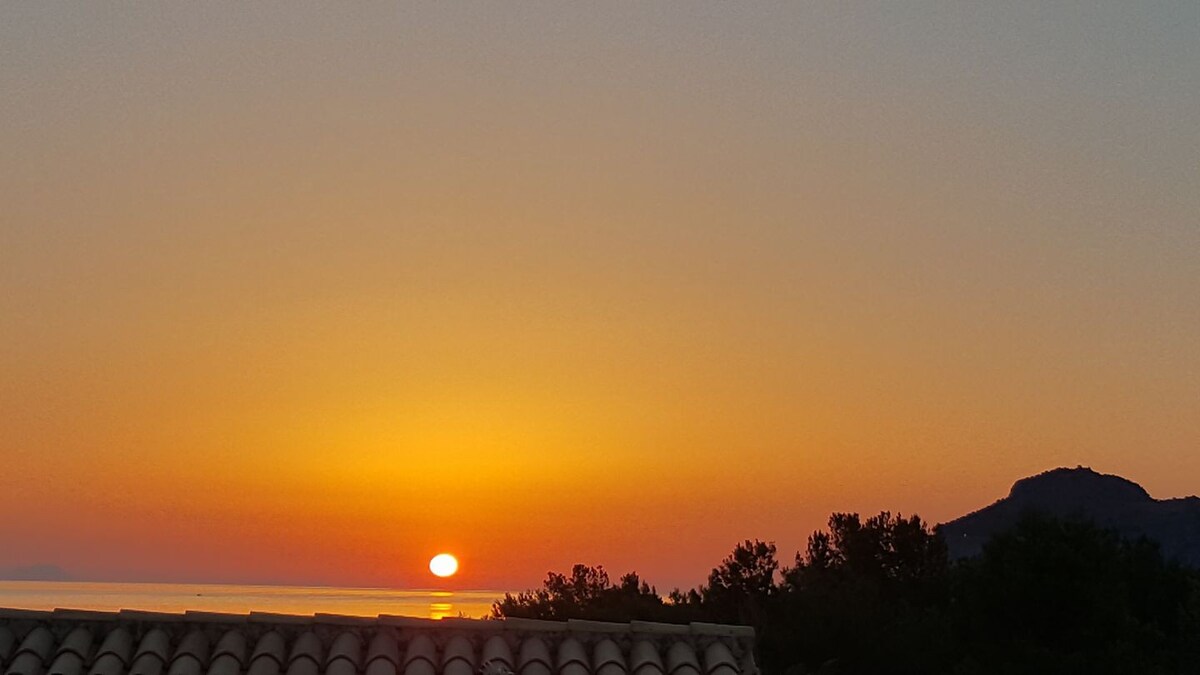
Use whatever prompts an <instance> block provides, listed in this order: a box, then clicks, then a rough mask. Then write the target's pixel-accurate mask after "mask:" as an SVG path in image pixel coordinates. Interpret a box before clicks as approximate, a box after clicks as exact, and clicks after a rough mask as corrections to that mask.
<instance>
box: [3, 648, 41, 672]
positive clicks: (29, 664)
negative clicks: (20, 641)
mask: <svg viewBox="0 0 1200 675" xmlns="http://www.w3.org/2000/svg"><path fill="white" fill-rule="evenodd" d="M42 670H43V666H42V659H41V657H39V656H38V655H37V654H34V653H33V652H23V653H20V654H17V655H16V656H15V657H13V660H12V663H11V664H9V666H8V670H6V671H4V675H41V673H42Z"/></svg>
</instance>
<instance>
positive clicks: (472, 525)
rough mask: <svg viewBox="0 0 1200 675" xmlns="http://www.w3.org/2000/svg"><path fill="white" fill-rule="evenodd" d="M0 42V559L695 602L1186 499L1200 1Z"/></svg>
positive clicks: (37, 12)
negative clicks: (834, 521)
mask: <svg viewBox="0 0 1200 675" xmlns="http://www.w3.org/2000/svg"><path fill="white" fill-rule="evenodd" d="M124 9H126V10H127V11H128V12H129V13H127V14H122V15H113V14H104V13H103V12H105V11H106V10H105V9H102V8H99V7H92V6H90V5H81V6H78V7H67V6H61V5H60V6H53V7H43V6H38V5H9V6H5V7H4V8H2V9H0V45H3V47H2V50H3V54H4V56H3V58H0V91H4V92H6V93H5V95H4V96H3V97H0V98H2V99H3V100H2V101H0V146H2V147H3V148H4V149H5V150H4V152H3V153H0V204H3V213H2V214H0V269H3V270H4V271H3V279H4V283H3V284H2V285H0V336H3V342H2V344H3V349H2V350H0V424H2V425H3V427H2V429H0V458H2V459H3V464H4V470H3V472H0V510H2V512H3V513H5V514H6V515H5V517H4V518H3V519H0V541H3V542H4V545H3V546H0V568H6V567H13V566H19V565H27V564H32V563H50V564H57V565H60V566H62V567H64V568H65V569H67V570H68V571H70V572H71V573H72V574H74V575H76V576H78V577H80V578H88V579H106V580H109V579H113V580H156V581H161V580H182V581H231V582H235V581H271V582H281V583H308V582H319V583H328V584H341V585H371V586H375V585H383V586H399V587H413V586H425V585H429V584H431V583H432V581H433V580H432V579H431V577H429V575H428V572H427V569H426V567H425V565H426V562H427V561H428V559H429V557H430V556H431V555H432V554H433V553H436V552H438V551H440V550H450V551H453V552H455V553H457V554H458V555H459V556H460V558H461V560H462V563H463V571H462V573H461V574H460V576H459V577H457V578H456V580H455V581H454V582H453V583H454V584H456V585H457V587H459V588H520V587H525V586H529V585H534V584H537V583H538V582H539V581H540V579H541V578H542V577H543V576H544V575H545V572H546V571H547V570H549V569H566V568H568V567H569V565H570V564H572V563H574V562H587V563H602V564H604V565H606V566H607V567H608V568H609V570H610V571H612V572H613V573H619V572H623V571H627V570H630V569H636V570H637V571H639V572H641V573H642V574H643V576H645V577H648V578H649V579H650V581H652V582H654V583H657V584H658V585H659V586H660V590H665V589H667V588H669V587H671V586H674V585H680V586H691V585H694V584H697V583H699V582H701V581H702V580H703V577H704V575H705V574H706V573H707V571H708V569H709V568H710V567H712V566H713V565H714V564H716V563H717V562H719V560H720V558H721V557H722V556H723V555H725V554H726V553H727V552H728V551H729V550H730V549H731V548H732V546H733V544H734V543H735V542H736V541H738V540H740V539H743V538H747V537H759V538H765V539H772V540H775V541H777V542H779V544H780V546H781V548H782V549H783V550H784V557H785V558H790V556H791V554H792V552H794V551H795V550H796V549H797V548H799V547H801V546H802V545H803V542H804V539H805V537H806V536H807V534H808V533H809V532H811V531H812V530H813V529H814V528H817V527H819V526H821V525H822V524H823V523H824V520H825V519H826V517H827V516H828V514H829V513H830V512H831V511H834V510H854V511H861V512H873V511H877V510H880V509H885V508H886V509H891V510H894V511H895V510H899V511H903V512H905V513H908V512H913V511H915V512H917V513H919V514H921V515H922V516H925V517H926V518H928V519H930V520H933V521H938V520H942V519H948V518H952V517H955V516H957V515H960V514H962V513H964V512H966V511H968V510H971V509H974V508H978V507H980V506H982V505H985V504H986V503H989V502H990V501H992V500H994V499H997V498H999V497H1001V496H1003V494H1005V493H1006V491H1007V489H1008V487H1009V485H1010V484H1011V483H1012V481H1013V480H1015V479H1016V478H1018V477H1020V476H1023V475H1028V474H1030V473H1035V472H1038V471H1041V470H1045V469H1048V468H1051V467H1054V466H1059V465H1070V466H1074V465H1076V464H1084V465H1090V466H1093V467H1095V468H1096V469H1098V470H1101V471H1105V472H1111V473H1119V474H1122V475H1125V476H1127V477H1129V478H1131V479H1134V480H1137V481H1139V482H1141V483H1142V484H1143V485H1144V486H1146V487H1147V489H1149V490H1150V492H1151V493H1152V494H1154V495H1155V496H1159V497H1164V496H1176V495H1184V494H1192V493H1195V492H1196V491H1197V482H1198V479H1200V453H1198V452H1196V449H1197V447H1198V441H1200V418H1197V415H1196V411H1197V410H1200V348H1198V346H1197V345H1200V342H1198V341H1197V339H1196V336H1197V334H1200V302H1198V301H1197V298H1200V192H1197V190H1196V189H1195V186H1196V185H1197V183H1198V180H1200V176H1198V175H1197V170H1196V167H1197V162H1196V158H1197V157H1200V137H1197V135H1196V133H1195V130H1196V129H1197V128H1200V93H1198V92H1200V81H1197V78H1198V77H1200V75H1198V73H1200V49H1198V48H1197V45H1198V44H1200V40H1195V39H1192V38H1195V37H1196V35H1197V31H1198V30H1200V12H1198V10H1197V7H1196V6H1195V5H1194V4H1192V3H1180V4H1179V5H1178V6H1169V5H1166V4H1164V5H1159V6H1155V7H1152V8H1151V7H1127V6H1123V5H1121V4H1112V5H1106V4H1100V5H1096V6H1094V7H1087V8H1082V9H1078V8H1077V9H1076V10H1071V11H1068V10H1067V9H1065V8H1063V9H1055V8H999V7H992V6H990V5H989V3H978V4H974V3H964V4H962V5H961V6H955V7H950V8H947V7H944V6H943V7H941V8H939V9H938V10H937V11H936V12H935V11H933V10H931V9H929V8H925V7H924V6H921V5H916V6H910V7H908V8H902V7H897V6H894V5H880V6H874V7H868V6H866V5H864V6H862V7H859V8H854V9H851V8H842V7H836V6H835V7H831V8H829V9H817V8H801V7H795V6H791V5H790V4H789V3H784V4H782V5H778V6H776V5H770V4H756V5H755V6H753V7H744V6H731V5H724V4H707V3H696V4H692V5H688V6H686V7H676V8H667V7H664V6H636V5H631V6H617V7H578V6H575V7H565V6H559V5H557V4H549V5H528V6H524V7H522V8H512V7H501V6H492V7H477V6H465V7H464V8H450V7H445V6H433V7H426V8H421V9H419V10H406V11H404V12H397V11H396V10H394V9H391V8H389V7H387V6H386V5H383V4H380V5H370V4H366V5H359V6H355V7H329V6H322V5H318V4H315V3H314V4H308V3H295V4H293V5H289V7H288V10H287V11H286V12H283V11H280V12H272V11H268V10H265V9H254V10H251V9H247V8H245V7H243V6H241V5H236V4H231V5H219V4H217V5H209V4H207V3H206V5H205V6H204V7H194V6H193V7H172V8H165V7H156V6H138V7H130V8H124Z"/></svg>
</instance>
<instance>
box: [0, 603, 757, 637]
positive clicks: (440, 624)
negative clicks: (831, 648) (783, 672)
mask: <svg viewBox="0 0 1200 675" xmlns="http://www.w3.org/2000/svg"><path fill="white" fill-rule="evenodd" d="M0 619H35V620H36V619H59V620H75V621H156V622H178V623H233V624H241V623H248V622H249V623H259V624H262V623H284V624H305V623H312V624H323V625H331V624H332V625H341V626H346V627H351V626H402V627H408V628H451V629H453V628H459V629H469V630H478V629H487V628H492V627H494V628H495V629H496V630H497V631H503V630H509V631H514V630H515V631H529V632H571V633H638V634H647V633H649V634H687V633H690V634H692V635H703V636H738V637H741V636H752V635H753V634H754V629H753V627H751V626H742V625H737V624H721V623H709V622H702V621H692V622H690V623H664V622H659V621H643V620H640V619H632V620H630V621H596V620H592V619H566V620H562V621H556V620H552V619H527V618H522V617H512V618H506V619H491V618H482V619H473V618H466V617H445V618H441V619H426V618H423V617H417V616H402V615H397V614H379V615H378V616H355V615H351V614H328V613H323V612H315V613H313V614H288V613H279V612H260V611H251V612H246V613H237V612H211V611H202V610H185V611H183V612H158V611H150V610H143V609H126V608H122V609H119V610H96V609H76V608H71V607H56V608H54V609H53V610H44V609H23V608H19V607H0Z"/></svg>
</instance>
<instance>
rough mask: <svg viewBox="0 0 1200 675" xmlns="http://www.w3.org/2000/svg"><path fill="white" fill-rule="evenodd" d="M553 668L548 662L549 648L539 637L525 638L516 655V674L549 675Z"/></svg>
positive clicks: (552, 663) (551, 663)
mask: <svg viewBox="0 0 1200 675" xmlns="http://www.w3.org/2000/svg"><path fill="white" fill-rule="evenodd" d="M553 667H554V661H552V660H550V648H549V647H547V646H546V641H545V640H543V639H541V638H539V637H527V638H525V640H524V641H523V642H521V651H520V653H519V654H518V655H517V672H518V673H520V675H549V674H550V673H551V672H552V671H551V669H552V668H553Z"/></svg>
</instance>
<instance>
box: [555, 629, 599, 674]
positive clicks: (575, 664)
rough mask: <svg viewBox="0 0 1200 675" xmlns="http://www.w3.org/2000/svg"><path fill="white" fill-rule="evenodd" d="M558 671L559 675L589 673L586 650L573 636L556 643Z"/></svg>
mask: <svg viewBox="0 0 1200 675" xmlns="http://www.w3.org/2000/svg"><path fill="white" fill-rule="evenodd" d="M558 672H559V673H560V675H590V673H591V667H590V665H589V664H588V656H587V650H586V649H584V648H583V645H582V644H580V643H579V640H576V639H575V638H573V637H569V638H566V639H565V640H563V641H562V642H561V643H559V645H558Z"/></svg>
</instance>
